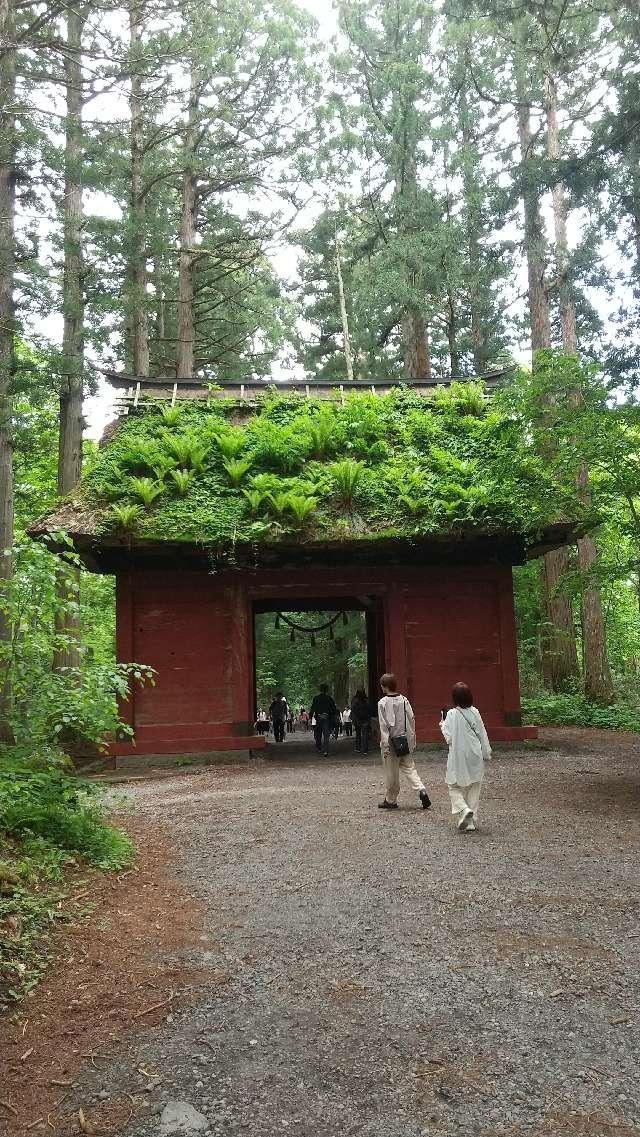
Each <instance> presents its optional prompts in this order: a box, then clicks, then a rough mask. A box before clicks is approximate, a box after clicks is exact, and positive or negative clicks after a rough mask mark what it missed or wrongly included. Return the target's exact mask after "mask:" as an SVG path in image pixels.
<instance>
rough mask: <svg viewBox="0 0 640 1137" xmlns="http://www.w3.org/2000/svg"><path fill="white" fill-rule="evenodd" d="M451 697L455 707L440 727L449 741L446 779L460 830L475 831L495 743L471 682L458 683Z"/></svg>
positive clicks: (447, 714) (448, 712)
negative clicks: (488, 734) (476, 701)
mask: <svg viewBox="0 0 640 1137" xmlns="http://www.w3.org/2000/svg"><path fill="white" fill-rule="evenodd" d="M451 697H452V701H453V707H452V708H451V710H450V711H447V713H446V716H445V717H444V718H442V719H441V720H440V729H441V731H442V733H443V735H444V737H445V739H446V741H447V742H448V743H449V757H448V760H447V773H446V776H445V782H446V783H447V786H448V789H449V797H450V799H451V812H452V814H453V816H454V818H455V819H456V823H457V826H458V830H459V831H460V832H461V833H473V832H474V831H475V830H476V829H477V828H478V824H477V823H478V806H479V804H480V791H481V789H482V782H483V779H484V764H485V761H488V759H489V758H491V744H490V742H489V738H488V736H487V732H486V730H485V726H484V723H483V721H482V717H481V715H480V711H479V710H478V709H477V707H474V705H473V695H472V694H471V691H470V690H469V688H468V687H467V684H466V683H456V685H455V686H454V688H453V691H452V693H451Z"/></svg>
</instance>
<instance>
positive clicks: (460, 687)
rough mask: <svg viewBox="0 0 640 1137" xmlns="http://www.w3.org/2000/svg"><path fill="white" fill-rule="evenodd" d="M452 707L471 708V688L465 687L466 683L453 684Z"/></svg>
mask: <svg viewBox="0 0 640 1137" xmlns="http://www.w3.org/2000/svg"><path fill="white" fill-rule="evenodd" d="M451 698H452V700H453V705H454V707H472V706H473V695H472V694H471V688H470V687H467V684H466V683H454V685H453V691H452V692H451Z"/></svg>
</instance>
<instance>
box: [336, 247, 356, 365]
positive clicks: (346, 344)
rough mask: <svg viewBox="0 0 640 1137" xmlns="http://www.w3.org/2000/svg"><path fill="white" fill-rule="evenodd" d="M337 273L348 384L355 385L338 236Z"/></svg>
mask: <svg viewBox="0 0 640 1137" xmlns="http://www.w3.org/2000/svg"><path fill="white" fill-rule="evenodd" d="M336 273H337V277H338V298H339V301H340V317H341V319H342V346H343V350H344V362H345V367H346V371H347V382H348V383H353V355H352V354H351V339H350V336H349V317H348V315H347V302H346V300H345V295H344V281H343V279H342V265H341V264H340V242H339V241H338V236H337V234H336Z"/></svg>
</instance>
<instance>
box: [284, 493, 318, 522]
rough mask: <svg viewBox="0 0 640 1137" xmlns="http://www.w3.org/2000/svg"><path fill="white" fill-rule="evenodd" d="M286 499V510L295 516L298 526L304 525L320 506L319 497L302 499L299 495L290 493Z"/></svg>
mask: <svg viewBox="0 0 640 1137" xmlns="http://www.w3.org/2000/svg"><path fill="white" fill-rule="evenodd" d="M286 498H287V502H286V508H287V509H288V510H289V512H290V513H291V514H292V515H293V517H294V518H295V520H296V522H297V523H298V525H303V524H304V522H305V521H306V520H307V518H308V517H310V515H311V514H312V513H313V511H314V509H315V508H316V506H317V504H318V499H317V497H302V496H300V495H298V494H293V493H289V494H287V495H286Z"/></svg>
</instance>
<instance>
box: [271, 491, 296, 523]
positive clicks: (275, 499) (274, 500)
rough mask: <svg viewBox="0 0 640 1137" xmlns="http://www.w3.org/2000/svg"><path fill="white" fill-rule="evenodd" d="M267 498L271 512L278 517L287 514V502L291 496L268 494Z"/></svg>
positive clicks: (286, 494)
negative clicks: (268, 498)
mask: <svg viewBox="0 0 640 1137" xmlns="http://www.w3.org/2000/svg"><path fill="white" fill-rule="evenodd" d="M269 497H270V505H271V507H272V509H273V512H274V513H275V514H276V515H277V516H278V517H284V515H285V513H287V511H288V509H289V500H290V497H291V495H290V494H288V493H276V494H270V495H269Z"/></svg>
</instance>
